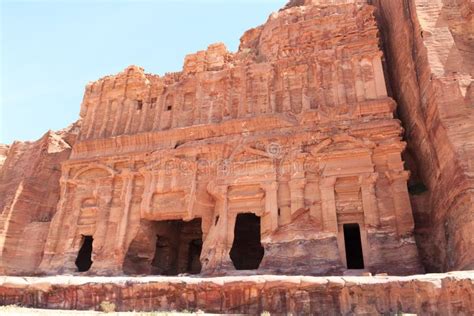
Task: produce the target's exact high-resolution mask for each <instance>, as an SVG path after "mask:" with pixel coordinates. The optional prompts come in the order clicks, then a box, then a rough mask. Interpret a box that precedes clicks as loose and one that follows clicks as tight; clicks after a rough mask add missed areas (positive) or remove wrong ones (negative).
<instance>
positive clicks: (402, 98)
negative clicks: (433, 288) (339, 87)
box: [372, 0, 474, 271]
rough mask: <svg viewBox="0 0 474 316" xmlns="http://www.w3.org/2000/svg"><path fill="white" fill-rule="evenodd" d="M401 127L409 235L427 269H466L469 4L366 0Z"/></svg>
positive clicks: (473, 118)
mask: <svg viewBox="0 0 474 316" xmlns="http://www.w3.org/2000/svg"><path fill="white" fill-rule="evenodd" d="M372 2H373V4H374V5H376V7H377V8H378V10H377V15H378V17H379V26H380V30H381V33H382V37H383V43H384V48H385V56H386V65H387V70H388V74H389V78H390V80H389V83H390V86H391V90H392V93H393V96H394V98H395V99H396V100H397V102H398V114H399V116H400V119H401V120H402V122H403V125H404V128H405V129H406V134H405V139H406V141H407V143H408V150H407V152H406V156H405V159H406V160H407V165H408V167H409V168H410V169H411V171H412V178H411V180H410V188H411V190H410V191H411V192H412V193H413V194H412V196H411V197H412V199H411V200H412V205H413V210H414V216H415V222H416V233H417V241H418V245H419V249H420V253H421V255H422V257H423V262H424V264H425V267H426V269H427V271H449V270H462V269H473V268H474V234H473V233H472V232H473V231H474V123H473V122H474V96H473V77H472V76H473V73H474V24H473V23H474V20H473V15H474V13H473V10H474V4H473V2H472V1H469V0H442V1H441V0H437V1H431V0H430V1H426V0H412V1H391V0H374V1H372Z"/></svg>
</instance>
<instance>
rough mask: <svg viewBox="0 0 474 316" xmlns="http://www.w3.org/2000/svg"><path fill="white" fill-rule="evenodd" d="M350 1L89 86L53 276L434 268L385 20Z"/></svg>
mask: <svg viewBox="0 0 474 316" xmlns="http://www.w3.org/2000/svg"><path fill="white" fill-rule="evenodd" d="M346 2H347V1H343V2H342V1H341V2H338V3H337V4H330V5H327V4H326V2H324V3H323V2H321V3H318V2H314V3H310V2H307V3H305V5H298V6H289V7H288V8H287V9H285V10H282V11H280V12H278V13H274V14H272V15H271V16H270V17H269V19H268V21H267V22H266V23H265V24H264V25H262V26H259V27H257V28H255V29H252V30H250V31H248V32H246V33H245V34H244V35H243V37H242V39H241V45H240V47H239V50H238V51H237V52H236V53H230V52H228V51H227V49H226V48H225V46H224V45H223V44H213V45H210V46H209V47H208V49H207V50H206V51H201V52H198V53H196V54H191V55H188V56H187V57H186V59H185V63H184V68H183V71H182V72H177V73H171V74H166V75H165V76H164V77H160V76H157V75H149V74H146V73H144V71H143V69H141V68H139V67H136V66H130V67H128V68H127V69H126V70H125V71H124V72H122V73H120V74H118V75H115V76H108V77H105V78H102V79H100V80H99V81H97V82H94V83H91V84H89V85H88V86H87V88H86V92H85V96H84V101H83V104H82V107H81V117H82V119H83V125H82V128H81V133H80V136H79V140H78V142H77V143H76V144H75V145H74V147H73V149H72V153H71V157H70V159H69V160H68V161H66V162H64V163H63V164H62V182H61V200H60V202H59V204H58V212H57V213H56V215H55V216H54V218H53V220H52V223H51V229H50V230H49V234H48V238H47V243H46V246H45V252H44V257H43V260H42V263H41V267H40V271H41V272H43V273H48V274H54V273H71V272H75V271H77V270H78V267H79V270H80V271H82V270H88V269H89V266H90V263H91V261H92V262H93V263H92V266H91V267H90V272H89V273H92V274H106V275H110V274H121V273H124V272H125V273H128V274H143V273H144V274H149V273H159V274H178V273H183V272H193V273H195V272H199V271H201V272H202V273H203V274H214V275H216V274H236V273H237V274H238V273H241V272H239V271H236V269H237V270H256V271H255V272H252V273H260V274H261V273H288V274H296V273H298V274H308V275H331V274H333V275H334V274H336V275H337V274H342V273H343V272H344V271H346V270H348V269H349V270H351V269H355V268H356V269H361V270H364V269H365V270H366V271H370V272H373V273H378V272H390V273H391V274H412V273H416V272H420V271H422V268H421V266H420V263H419V260H418V253H417V248H416V245H415V240H414V237H413V226H414V224H413V217H412V211H411V206H410V201H409V197H408V192H407V186H406V181H407V179H408V172H406V171H404V169H403V162H402V160H401V152H402V151H403V149H404V147H405V144H404V143H403V142H402V141H401V137H400V135H401V132H402V129H401V126H400V122H399V121H398V120H396V119H394V118H393V110H394V108H395V103H394V102H393V100H392V99H390V98H389V97H388V96H387V91H386V86H385V80H384V73H383V69H382V63H381V56H382V52H381V51H380V48H379V46H378V42H379V39H378V37H377V32H378V30H377V25H376V23H375V18H374V15H373V10H374V8H373V7H371V6H368V5H356V4H354V3H346ZM247 213H250V214H253V216H252V215H245V214H247ZM350 234H354V236H352V235H350ZM349 235H350V236H349ZM92 240H93V241H92ZM346 241H347V245H346V244H345V243H346ZM352 242H355V244H352ZM201 248H202V250H201ZM351 251H354V253H352V252H351ZM90 252H92V254H91V256H90V255H89V256H90V257H87V255H86V257H87V258H85V259H84V260H85V261H84V267H83V268H81V267H80V263H79V261H81V260H82V259H81V258H83V254H86V253H90ZM260 261H261V262H260ZM257 268H258V270H257ZM358 273H362V272H358Z"/></svg>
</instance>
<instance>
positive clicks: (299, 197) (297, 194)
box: [288, 178, 306, 215]
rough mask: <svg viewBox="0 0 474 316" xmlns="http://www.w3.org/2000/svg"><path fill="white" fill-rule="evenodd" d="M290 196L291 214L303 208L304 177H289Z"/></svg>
mask: <svg viewBox="0 0 474 316" xmlns="http://www.w3.org/2000/svg"><path fill="white" fill-rule="evenodd" d="M288 184H289V186H290V196H291V215H293V214H294V213H295V212H296V211H298V210H299V209H301V208H304V188H305V185H306V179H305V178H300V179H291V180H290V181H289V182H288Z"/></svg>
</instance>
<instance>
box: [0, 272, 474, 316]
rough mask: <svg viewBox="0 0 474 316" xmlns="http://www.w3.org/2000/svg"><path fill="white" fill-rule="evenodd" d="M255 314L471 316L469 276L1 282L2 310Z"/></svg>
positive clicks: (473, 284)
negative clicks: (105, 307)
mask: <svg viewBox="0 0 474 316" xmlns="http://www.w3.org/2000/svg"><path fill="white" fill-rule="evenodd" d="M104 301H108V302H111V303H114V304H115V306H116V309H117V310H118V311H170V310H176V311H183V310H187V311H197V310H201V311H205V312H211V313H234V314H252V315H258V314H260V313H262V312H263V311H268V312H271V313H272V314H274V313H275V314H277V315H281V314H288V313H292V314H294V315H393V314H398V313H416V314H418V315H472V314H473V313H474V275H473V273H467V272H465V273H450V274H440V275H436V274H433V275H424V276H422V275H419V276H412V277H287V276H252V277H222V278H208V279H201V278H190V277H179V278H172V277H168V278H166V277H141V278H125V277H116V278H113V277H112V278H110V277H95V278H88V277H67V276H64V277H45V278H15V277H4V278H0V304H1V305H7V304H21V305H22V306H28V307H38V308H53V309H76V310H82V309H93V310H100V304H101V303H102V302H104Z"/></svg>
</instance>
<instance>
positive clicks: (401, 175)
mask: <svg viewBox="0 0 474 316" xmlns="http://www.w3.org/2000/svg"><path fill="white" fill-rule="evenodd" d="M385 176H386V177H387V178H388V180H389V181H390V183H394V182H395V181H399V180H402V181H408V178H410V171H407V170H402V171H385Z"/></svg>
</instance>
